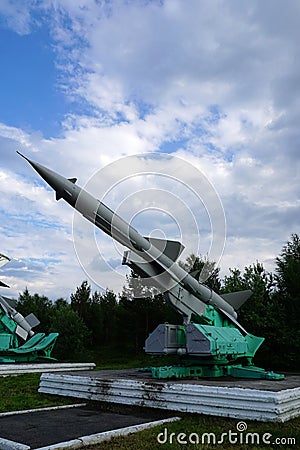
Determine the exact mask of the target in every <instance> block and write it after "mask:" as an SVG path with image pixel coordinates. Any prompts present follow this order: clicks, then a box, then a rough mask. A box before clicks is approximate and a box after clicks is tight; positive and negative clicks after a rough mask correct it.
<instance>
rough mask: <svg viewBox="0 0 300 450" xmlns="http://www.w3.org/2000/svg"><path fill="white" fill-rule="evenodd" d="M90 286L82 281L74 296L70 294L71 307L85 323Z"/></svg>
mask: <svg viewBox="0 0 300 450" xmlns="http://www.w3.org/2000/svg"><path fill="white" fill-rule="evenodd" d="M90 295H91V286H90V285H89V284H88V282H87V281H83V282H82V283H81V286H79V287H77V288H76V292H75V294H71V307H72V309H73V310H74V311H76V312H77V313H78V315H79V317H81V318H82V320H83V321H84V322H85V323H86V319H87V314H88V308H89V306H90V304H91V297H90Z"/></svg>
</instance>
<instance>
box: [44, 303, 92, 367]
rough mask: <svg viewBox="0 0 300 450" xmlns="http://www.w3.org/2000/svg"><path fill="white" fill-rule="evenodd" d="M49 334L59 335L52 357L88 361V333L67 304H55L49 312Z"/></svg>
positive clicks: (81, 321)
mask: <svg viewBox="0 0 300 450" xmlns="http://www.w3.org/2000/svg"><path fill="white" fill-rule="evenodd" d="M50 331H51V332H56V333H59V337H58V339H57V341H56V344H55V347H54V350H53V356H54V357H55V358H57V359H59V360H68V361H72V360H76V359H79V358H80V359H88V354H87V350H86V348H87V346H88V343H89V337H90V333H89V330H88V329H87V327H86V325H85V324H84V322H83V320H82V319H81V317H79V315H78V313H77V312H76V311H74V310H73V309H72V308H71V306H70V305H69V304H68V303H63V302H61V301H60V302H58V303H57V302H56V304H55V306H54V307H53V309H52V312H51V326H50Z"/></svg>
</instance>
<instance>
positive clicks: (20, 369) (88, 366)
mask: <svg viewBox="0 0 300 450" xmlns="http://www.w3.org/2000/svg"><path fill="white" fill-rule="evenodd" d="M95 367H96V364H94V363H54V362H53V363H24V364H15V363H12V364H0V376H2V377H3V376H8V375H21V374H23V373H41V372H67V371H77V370H79V371H82V370H84V371H87V370H92V369H94V368H95Z"/></svg>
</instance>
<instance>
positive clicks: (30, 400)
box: [0, 373, 72, 412]
mask: <svg viewBox="0 0 300 450" xmlns="http://www.w3.org/2000/svg"><path fill="white" fill-rule="evenodd" d="M40 376H41V374H40V373H30V374H23V375H17V376H8V377H1V378H0V412H8V411H18V410H23V409H33V408H44V407H47V406H60V405H66V404H68V403H72V400H71V399H70V398H66V397H58V396H53V395H45V394H39V393H38V386H39V380H40Z"/></svg>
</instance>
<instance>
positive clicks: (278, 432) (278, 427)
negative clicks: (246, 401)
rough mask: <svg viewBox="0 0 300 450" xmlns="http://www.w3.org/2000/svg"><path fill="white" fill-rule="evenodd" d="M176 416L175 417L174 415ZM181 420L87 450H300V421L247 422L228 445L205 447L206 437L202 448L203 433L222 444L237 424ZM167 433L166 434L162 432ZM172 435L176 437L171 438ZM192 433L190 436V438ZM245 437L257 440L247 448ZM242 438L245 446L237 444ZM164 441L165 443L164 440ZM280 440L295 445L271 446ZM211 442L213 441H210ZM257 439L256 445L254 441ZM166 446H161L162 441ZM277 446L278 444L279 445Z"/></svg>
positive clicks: (205, 418) (198, 417)
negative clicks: (245, 426) (267, 441)
mask: <svg viewBox="0 0 300 450" xmlns="http://www.w3.org/2000/svg"><path fill="white" fill-rule="evenodd" d="M174 415H176V414H174ZM180 416H181V417H182V418H181V420H180V421H177V422H173V423H168V424H166V425H162V426H159V427H155V428H152V429H149V430H146V431H142V432H139V433H136V434H131V435H129V436H126V437H119V438H113V439H112V440H110V441H109V442H103V443H101V444H99V445H94V446H90V447H88V449H89V450H154V449H160V450H170V449H172V450H176V449H183V448H184V449H197V450H198V449H215V450H218V449H228V450H229V449H230V450H233V449H234V450H246V449H251V450H255V449H261V448H268V449H270V450H271V449H282V448H285V449H292V448H293V449H295V450H296V448H299V442H300V418H297V419H294V420H290V421H289V422H285V423H264V422H254V421H250V420H249V421H246V423H247V426H248V427H247V431H244V432H242V433H240V432H238V434H237V435H231V442H230V440H229V438H228V434H227V436H224V438H223V443H222V444H218V443H216V444H213V441H212V440H211V443H210V444H209V443H208V438H207V437H205V441H204V442H205V443H204V445H202V444H201V439H202V435H203V433H214V434H215V436H216V441H218V440H221V436H222V433H229V431H230V430H231V432H232V433H236V432H237V428H236V426H237V423H238V422H240V421H239V420H233V419H226V418H225V419H224V418H219V417H210V416H203V415H196V414H184V415H182V414H180ZM165 430H167V433H166V432H165ZM159 433H163V434H162V435H160V439H161V442H162V443H159V442H158V440H157V437H158V435H159ZM172 433H175V434H174V435H172ZM180 433H185V435H186V436H183V435H181V436H180ZM191 433H193V434H191ZM247 433H258V437H257V436H254V439H255V441H254V443H253V444H251V437H250V435H249V436H248V439H249V441H248V442H249V443H248V444H246V435H247ZM265 433H269V434H270V435H271V436H269V435H266V434H265ZM264 434H265V439H268V440H269V442H270V444H263V442H262V438H263V435H264ZM197 436H199V441H200V444H195V443H189V438H191V441H192V442H196V439H197ZM241 436H242V438H243V441H244V442H245V443H242V444H240V443H238V442H239V441H240V439H241ZM177 437H179V441H180V440H183V441H187V443H186V444H185V443H182V444H180V443H178V442H177ZM166 438H167V439H166ZM235 438H237V439H238V442H237V443H233V440H234V439H235ZM282 438H285V439H286V438H292V439H295V442H296V444H293V443H292V442H290V443H289V444H287V442H288V441H283V442H285V444H283V445H280V444H273V442H276V441H275V440H276V439H282ZM211 439H212V438H211ZM257 439H259V441H258V440H257ZM165 440H166V441H167V442H166V443H163V442H164V441H165ZM278 442H279V441H278ZM297 444H298V446H297Z"/></svg>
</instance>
